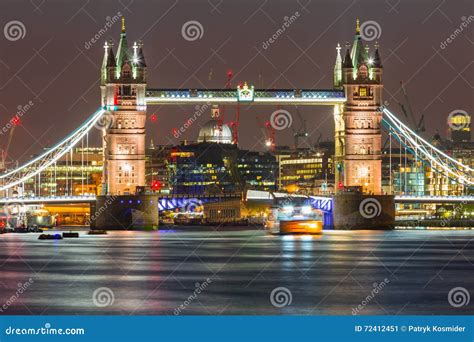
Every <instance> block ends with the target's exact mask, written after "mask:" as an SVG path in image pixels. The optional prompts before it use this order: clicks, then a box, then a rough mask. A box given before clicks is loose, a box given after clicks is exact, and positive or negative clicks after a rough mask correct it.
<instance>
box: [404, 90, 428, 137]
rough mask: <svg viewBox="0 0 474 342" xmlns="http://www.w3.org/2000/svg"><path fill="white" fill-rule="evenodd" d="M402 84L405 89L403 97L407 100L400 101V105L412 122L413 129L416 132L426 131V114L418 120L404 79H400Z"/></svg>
mask: <svg viewBox="0 0 474 342" xmlns="http://www.w3.org/2000/svg"><path fill="white" fill-rule="evenodd" d="M400 85H401V87H402V91H403V97H404V100H405V104H406V106H405V104H403V103H401V102H398V105H399V106H400V108H401V109H402V112H403V114H404V115H405V117H406V118H407V120H409V122H411V124H412V127H413V129H414V130H415V133H420V132H424V131H425V116H424V115H423V114H422V115H421V117H420V120H419V121H417V120H416V117H415V115H414V114H413V110H412V107H411V103H410V99H409V98H408V94H407V92H406V90H405V85H404V84H403V81H400Z"/></svg>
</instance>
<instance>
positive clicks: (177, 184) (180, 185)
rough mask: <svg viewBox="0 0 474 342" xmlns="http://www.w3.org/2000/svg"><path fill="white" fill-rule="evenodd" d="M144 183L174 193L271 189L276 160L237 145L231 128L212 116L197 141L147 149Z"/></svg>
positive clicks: (225, 192)
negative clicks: (145, 179)
mask: <svg viewBox="0 0 474 342" xmlns="http://www.w3.org/2000/svg"><path fill="white" fill-rule="evenodd" d="M147 151H148V152H147V153H148V154H149V155H148V156H147V165H146V175H147V176H146V177H147V184H148V185H150V186H151V187H152V188H153V185H156V187H155V188H154V189H153V190H154V191H156V192H160V193H163V194H176V195H183V194H186V195H219V194H231V193H241V194H242V193H243V192H244V191H245V190H247V189H258V190H267V191H273V190H275V189H276V187H275V179H276V173H277V162H276V159H275V157H274V156H273V155H271V154H270V153H268V152H258V151H249V150H242V149H239V148H238V146H237V145H236V144H234V143H233V139H232V131H231V129H230V128H229V127H228V126H227V125H226V124H223V123H221V122H219V120H218V114H216V113H215V108H213V116H212V118H211V119H210V120H209V121H207V122H206V123H205V124H204V125H203V126H202V127H201V129H200V131H199V134H198V139H197V142H187V141H186V142H183V143H181V144H180V145H176V146H172V145H165V146H153V147H151V146H150V148H148V150H147Z"/></svg>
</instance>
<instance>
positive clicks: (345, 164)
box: [334, 20, 383, 195]
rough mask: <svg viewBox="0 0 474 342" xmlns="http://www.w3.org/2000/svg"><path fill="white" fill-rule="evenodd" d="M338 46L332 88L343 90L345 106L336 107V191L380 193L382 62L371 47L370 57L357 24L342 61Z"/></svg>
mask: <svg viewBox="0 0 474 342" xmlns="http://www.w3.org/2000/svg"><path fill="white" fill-rule="evenodd" d="M339 51H340V47H339V46H338V50H337V58H336V65H335V68H334V86H335V87H336V88H342V89H344V92H345V96H346V99H347V101H346V103H345V105H344V106H343V107H336V108H335V112H334V116H335V144H336V158H335V159H336V160H335V161H336V187H337V188H338V189H339V190H341V189H342V188H343V187H361V189H362V191H363V193H366V194H375V195H378V194H381V193H382V155H381V146H382V133H381V123H382V112H381V105H382V90H383V84H382V62H381V59H380V54H379V50H378V44H377V43H376V44H375V49H374V53H373V55H371V54H370V51H369V46H368V45H367V43H366V42H364V41H363V39H362V37H361V34H360V27H359V20H357V24H356V33H355V37H354V42H353V44H352V47H350V46H349V44H348V45H347V47H346V52H345V57H344V60H342V58H341V56H340V52H339Z"/></svg>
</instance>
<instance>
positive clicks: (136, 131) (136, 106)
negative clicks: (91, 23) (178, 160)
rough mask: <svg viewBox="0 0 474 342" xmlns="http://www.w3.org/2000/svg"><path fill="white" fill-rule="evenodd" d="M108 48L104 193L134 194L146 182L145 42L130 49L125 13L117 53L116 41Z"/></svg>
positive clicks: (103, 95)
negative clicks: (114, 48) (115, 52)
mask: <svg viewBox="0 0 474 342" xmlns="http://www.w3.org/2000/svg"><path fill="white" fill-rule="evenodd" d="M104 48H105V54H104V59H103V63H102V69H101V86H100V88H101V100H102V107H104V108H106V109H107V110H108V112H107V115H106V117H105V119H104V120H105V121H107V120H108V122H106V123H105V125H104V127H103V128H104V129H103V131H104V132H103V134H104V136H106V137H107V139H103V141H104V151H105V161H106V162H105V165H104V173H103V182H104V184H103V188H102V194H103V195H106V194H112V195H127V194H134V193H135V191H136V187H137V186H144V185H145V122H146V104H145V90H146V75H147V73H146V64H145V58H144V56H143V50H142V44H141V42H139V43H138V44H137V43H136V42H135V43H134V45H133V52H131V51H130V50H129V49H128V43H127V34H126V32H125V21H124V18H123V17H122V33H121V34H120V41H119V45H118V48H117V55H116V57H115V56H114V51H113V46H112V43H109V44H108V43H106V44H105V47H104Z"/></svg>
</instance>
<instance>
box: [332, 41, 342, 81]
mask: <svg viewBox="0 0 474 342" xmlns="http://www.w3.org/2000/svg"><path fill="white" fill-rule="evenodd" d="M336 51H337V53H336V63H335V65H334V88H341V87H342V58H341V45H340V44H339V43H337V47H336Z"/></svg>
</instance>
